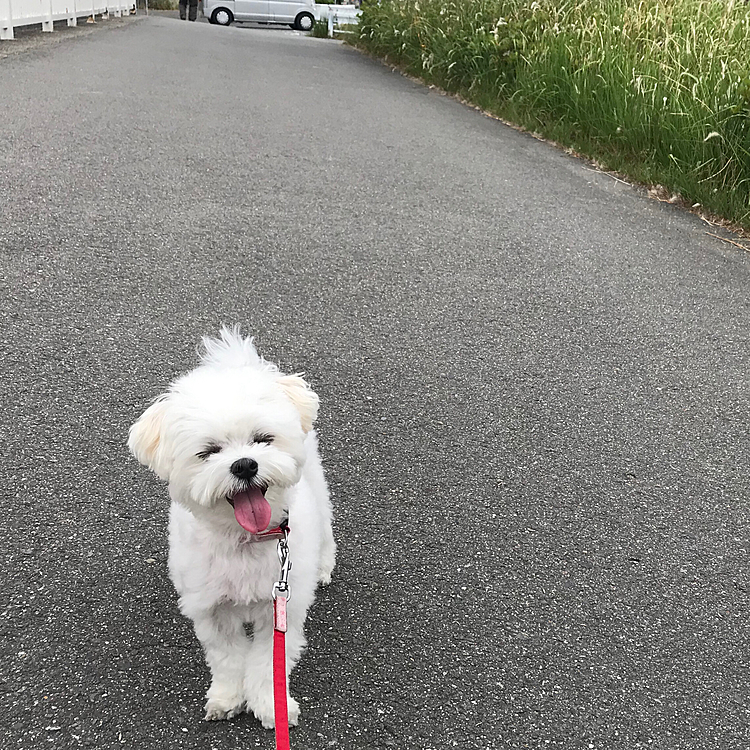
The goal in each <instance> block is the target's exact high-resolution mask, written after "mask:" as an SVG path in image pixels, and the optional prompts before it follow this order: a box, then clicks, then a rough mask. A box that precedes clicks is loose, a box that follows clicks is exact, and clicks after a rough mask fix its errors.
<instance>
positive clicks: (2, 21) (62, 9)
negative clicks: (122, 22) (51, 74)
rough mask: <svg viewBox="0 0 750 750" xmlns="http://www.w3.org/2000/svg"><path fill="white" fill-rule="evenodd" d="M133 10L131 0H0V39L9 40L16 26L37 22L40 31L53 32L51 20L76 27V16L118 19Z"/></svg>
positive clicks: (90, 19)
mask: <svg viewBox="0 0 750 750" xmlns="http://www.w3.org/2000/svg"><path fill="white" fill-rule="evenodd" d="M134 9H135V2H134V0H0V39H13V38H14V35H13V29H14V28H15V27H16V26H31V25H34V24H41V25H42V31H54V23H55V21H67V22H68V26H77V25H78V19H79V18H83V17H88V19H89V22H91V21H93V19H94V18H95V17H96V16H98V15H108V14H109V13H111V14H112V15H114V16H115V17H116V18H119V17H120V16H122V15H123V14H125V15H127V14H128V13H130V12H131V11H132V10H134Z"/></svg>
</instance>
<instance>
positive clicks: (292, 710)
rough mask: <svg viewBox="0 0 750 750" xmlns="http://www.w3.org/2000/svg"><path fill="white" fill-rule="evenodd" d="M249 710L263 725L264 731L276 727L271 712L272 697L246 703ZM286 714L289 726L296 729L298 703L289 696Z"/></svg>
mask: <svg viewBox="0 0 750 750" xmlns="http://www.w3.org/2000/svg"><path fill="white" fill-rule="evenodd" d="M248 706H249V708H250V709H251V710H252V712H253V714H255V718H256V719H257V720H258V721H259V722H260V723H261V724H262V725H263V728H264V729H273V728H274V727H275V726H276V722H275V719H274V710H273V696H271V699H270V700H261V701H254V702H253V703H252V704H249V703H248ZM286 706H287V714H288V715H289V726H290V727H296V726H297V723H298V722H299V715H300V708H299V703H297V701H296V700H295V699H294V698H292V697H291V696H289V698H288V699H287V703H286Z"/></svg>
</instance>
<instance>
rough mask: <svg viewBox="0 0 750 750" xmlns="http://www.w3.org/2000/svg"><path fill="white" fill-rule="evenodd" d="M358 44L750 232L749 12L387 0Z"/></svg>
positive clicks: (728, 6)
mask: <svg viewBox="0 0 750 750" xmlns="http://www.w3.org/2000/svg"><path fill="white" fill-rule="evenodd" d="M356 43H357V44H358V46H360V47H361V48H363V49H364V50H366V51H367V52H369V53H370V54H373V55H375V56H377V57H380V58H384V59H386V60H387V61H388V62H391V63H393V64H395V65H398V66H399V67H400V68H402V69H403V70H404V71H405V72H407V73H409V74H411V75H415V76H417V77H419V78H421V79H423V80H424V81H426V82H428V83H432V84H435V85H437V86H440V87H441V88H444V89H446V90H448V91H450V92H453V93H457V94H459V95H460V96H462V97H463V98H465V99H466V100H468V101H469V102H472V103H473V104H476V105H477V106H479V107H481V108H482V109H485V110H487V111H488V112H491V113H493V114H496V115H498V116H499V117H502V118H503V119H506V120H508V121H510V122H514V123H517V124H518V125H520V126H522V127H524V128H526V129H528V130H531V131H532V132H537V133H540V134H541V135H543V136H544V137H546V138H549V139H551V140H554V141H556V142H558V143H559V144H561V145H565V146H568V147H571V148H573V149H574V150H575V151H577V152H578V153H580V154H583V155H585V156H587V157H590V158H592V159H595V160H596V161H597V162H599V163H600V164H602V165H603V166H604V167H605V168H607V169H610V170H613V171H617V172H620V173H622V174H624V175H627V176H628V177H629V178H631V179H633V180H635V181H638V182H642V183H645V184H650V185H657V184H658V185H663V186H665V187H666V188H667V189H668V190H669V191H670V192H675V193H679V194H680V195H681V196H682V198H683V200H684V201H685V202H687V203H688V205H692V204H696V203H697V204H700V205H701V207H702V208H703V209H704V210H706V211H708V212H711V213H714V214H717V215H718V216H721V217H723V218H725V219H727V220H729V221H732V222H736V223H737V224H739V225H741V226H743V227H745V228H748V229H750V6H748V5H745V4H744V3H743V2H737V0H535V1H534V2H531V0H526V1H524V0H381V1H380V2H375V1H374V0H373V1H371V2H365V3H363V7H362V17H361V20H360V25H359V36H358V40H357V42H356Z"/></svg>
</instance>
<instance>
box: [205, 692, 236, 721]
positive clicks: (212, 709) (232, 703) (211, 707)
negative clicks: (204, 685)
mask: <svg viewBox="0 0 750 750" xmlns="http://www.w3.org/2000/svg"><path fill="white" fill-rule="evenodd" d="M212 693H214V691H213V690H210V691H209V693H208V696H207V697H208V700H207V701H206V706H205V709H206V715H205V716H204V717H203V720H204V721H223V720H224V719H233V718H234V717H235V716H238V715H239V714H241V713H242V712H243V711H244V710H245V699H244V698H243V696H242V695H239V694H226V693H225V694H218V695H217V694H216V693H214V694H212Z"/></svg>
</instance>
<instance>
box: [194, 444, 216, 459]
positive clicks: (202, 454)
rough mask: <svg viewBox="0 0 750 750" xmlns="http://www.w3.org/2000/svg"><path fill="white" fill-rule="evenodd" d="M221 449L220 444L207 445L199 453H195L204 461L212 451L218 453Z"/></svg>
mask: <svg viewBox="0 0 750 750" xmlns="http://www.w3.org/2000/svg"><path fill="white" fill-rule="evenodd" d="M220 450H221V446H220V445H215V444H214V445H209V446H208V447H207V448H206V449H205V450H202V451H201V452H200V453H196V455H197V456H198V458H202V459H203V460H204V461H205V460H206V459H207V458H208V457H209V456H211V455H213V454H214V453H218V452H219V451H220Z"/></svg>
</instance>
